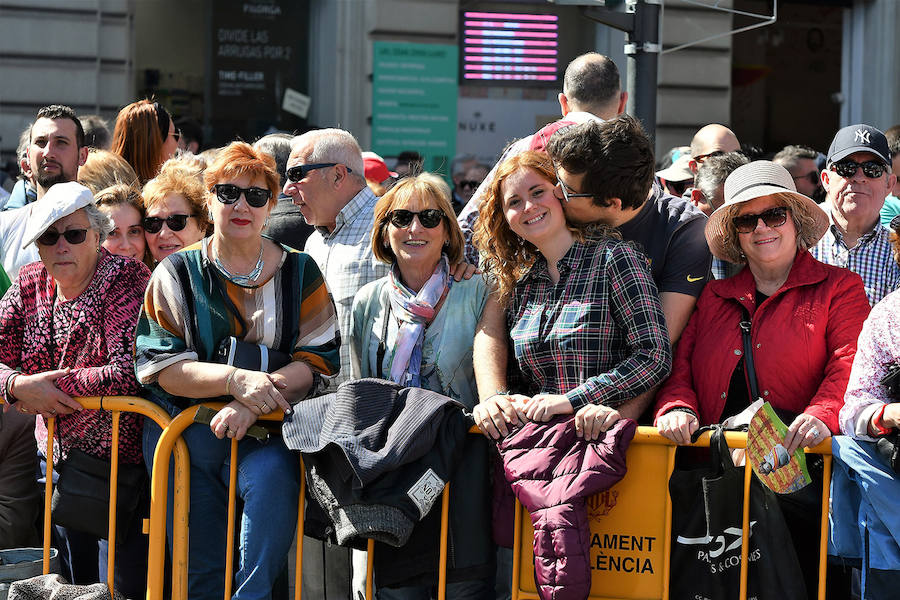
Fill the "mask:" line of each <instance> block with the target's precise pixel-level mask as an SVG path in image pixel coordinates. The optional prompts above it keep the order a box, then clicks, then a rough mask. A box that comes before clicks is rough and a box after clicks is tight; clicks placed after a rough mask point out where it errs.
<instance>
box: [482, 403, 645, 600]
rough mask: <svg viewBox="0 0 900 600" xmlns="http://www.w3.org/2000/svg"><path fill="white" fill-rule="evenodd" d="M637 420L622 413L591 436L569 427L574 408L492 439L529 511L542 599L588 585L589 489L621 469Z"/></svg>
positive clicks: (601, 486) (577, 594) (580, 593)
mask: <svg viewBox="0 0 900 600" xmlns="http://www.w3.org/2000/svg"><path fill="white" fill-rule="evenodd" d="M636 429H637V424H636V423H635V422H634V421H632V420H631V419H621V420H619V421H618V422H616V424H615V425H613V426H612V428H610V429H609V430H608V431H606V432H605V433H603V434H601V435H600V438H599V439H597V440H594V441H593V442H588V441H585V439H584V438H580V437H578V436H576V434H575V417H574V415H568V416H559V417H555V418H554V419H552V420H551V421H549V422H547V423H534V422H532V423H527V424H526V425H524V426H523V427H522V428H521V429H518V430H517V431H515V432H513V433H511V434H510V435H508V436H506V437H505V438H503V439H502V440H500V442H499V443H498V445H497V448H498V450H499V451H500V456H501V458H502V459H503V469H504V474H505V475H506V479H507V481H509V483H510V485H512V489H513V492H515V494H516V497H517V498H518V499H519V502H521V503H522V505H523V506H524V507H525V508H526V509H528V512H529V513H530V514H531V523H532V525H533V526H534V576H535V579H536V582H537V584H538V593H539V594H540V596H541V598H543V599H544V600H549V599H551V598H567V599H571V600H575V599H578V598H587V597H588V593H589V592H590V589H591V568H590V563H589V550H590V548H589V542H590V523H589V521H588V515H587V507H586V506H585V501H586V500H587V498H588V496H591V495H593V494H596V493H598V492H601V491H603V490H606V489H609V488H611V487H612V486H613V485H615V484H616V483H618V481H619V480H620V479H622V477H624V476H625V471H626V467H625V453H626V451H627V450H628V446H629V444H631V440H632V438H634V433H635V430H636Z"/></svg>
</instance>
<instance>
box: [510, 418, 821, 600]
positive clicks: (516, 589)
mask: <svg viewBox="0 0 900 600" xmlns="http://www.w3.org/2000/svg"><path fill="white" fill-rule="evenodd" d="M710 437H711V433H709V432H705V433H703V434H702V435H701V436H700V437H699V439H698V440H697V441H696V442H695V443H694V444H692V445H693V446H694V447H709V442H710ZM725 439H726V441H727V442H728V446H729V448H731V449H737V448H746V446H747V434H746V433H744V432H736V431H729V432H725ZM635 443H636V444H650V445H656V446H669V447H670V448H669V451H668V455H667V466H666V473H667V477H671V475H672V472H673V470H674V467H675V450H676V448H677V445H676V444H675V443H674V442H672V441H670V440H669V439H667V438H664V437H663V436H661V435H660V434H659V432H658V431H657V429H656V427H647V426H641V427H638V429H637V432H636V433H635V436H634V440H633V441H632V444H635ZM806 452H807V453H808V454H821V455H823V460H824V464H825V468H824V472H823V486H822V488H823V489H822V521H821V527H820V530H819V535H820V540H819V580H818V598H819V600H825V580H826V575H827V545H828V503H829V498H830V486H829V485H828V483H829V481H830V479H831V468H832V458H831V438H830V437H828V438H825V439H824V440H822V442H820V443H819V444H818V445H816V446H812V447H809V448H807V449H806ZM752 471H753V470H752V467H751V466H750V465H749V463H745V465H744V482H743V483H744V503H743V506H742V523H741V528H742V536H743V537H742V547H741V579H740V590H739V591H740V596H739V598H740V599H741V600H746V598H747V578H748V565H749V561H748V554H749V544H748V543H746V542H747V541H748V540H749V539H750V508H749V507H750V504H749V501H750V483H751V480H752ZM626 477H627V475H626ZM523 512H524V509H523V507H522V505H521V503H520V502H519V501H518V500H516V507H515V533H514V542H513V573H512V600H539V596H538V595H537V594H536V593H534V592H531V591H528V590H523V589H521V574H520V569H521V565H522V557H521V551H520V550H521V549H524V546H523V545H522V539H521V536H522V525H523ZM671 538H672V500H671V497H669V495H668V494H666V515H665V538H664V540H663V543H664V546H663V547H664V557H665V560H664V562H663V576H662V577H663V579H662V582H661V584H662V594H661V600H668V598H669V577H670V564H669V558H670V556H671V550H672V549H671ZM532 559H533V558H532ZM590 598H591V599H592V600H618V599H617V597H615V596H603V597H600V596H593V595H592V596H590Z"/></svg>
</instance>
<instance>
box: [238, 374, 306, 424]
mask: <svg viewBox="0 0 900 600" xmlns="http://www.w3.org/2000/svg"><path fill="white" fill-rule="evenodd" d="M227 387H228V393H229V394H231V395H232V396H233V397H234V399H235V400H237V401H238V402H240V403H241V404H243V405H244V406H245V407H246V408H247V409H248V410H249V411H251V412H252V413H253V414H254V415H257V416H258V415H261V414H268V413H270V412H272V411H273V410H278V409H281V410H283V411H285V412H290V410H291V405H290V404H289V403H288V401H287V400H285V398H284V395H283V394H282V393H281V390H283V389H286V388H287V387H288V386H287V383H286V382H285V381H284V380H283V379H279V378H278V377H276V375H275V374H274V373H264V372H262V371H249V370H247V369H235V370H234V372H233V374H232V375H229V376H228V385H227Z"/></svg>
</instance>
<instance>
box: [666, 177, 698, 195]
mask: <svg viewBox="0 0 900 600" xmlns="http://www.w3.org/2000/svg"><path fill="white" fill-rule="evenodd" d="M692 183H694V182H693V180H691V179H685V180H684V181H669V180H666V189H667V190H669V192H670V193H671V194H672V195H673V196H683V195H684V192H685V191H686V190H687V189H688V187H689V186H690V185H691V184H692Z"/></svg>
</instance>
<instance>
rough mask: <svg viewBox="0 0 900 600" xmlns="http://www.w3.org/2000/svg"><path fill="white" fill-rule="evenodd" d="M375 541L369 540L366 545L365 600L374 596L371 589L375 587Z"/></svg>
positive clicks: (371, 599) (370, 599)
mask: <svg viewBox="0 0 900 600" xmlns="http://www.w3.org/2000/svg"><path fill="white" fill-rule="evenodd" d="M374 577H375V540H373V539H372V538H369V541H368V542H367V543H366V600H373V598H374V597H375V595H374V594H373V593H372V588H374V587H375V582H374V581H373V578H374Z"/></svg>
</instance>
